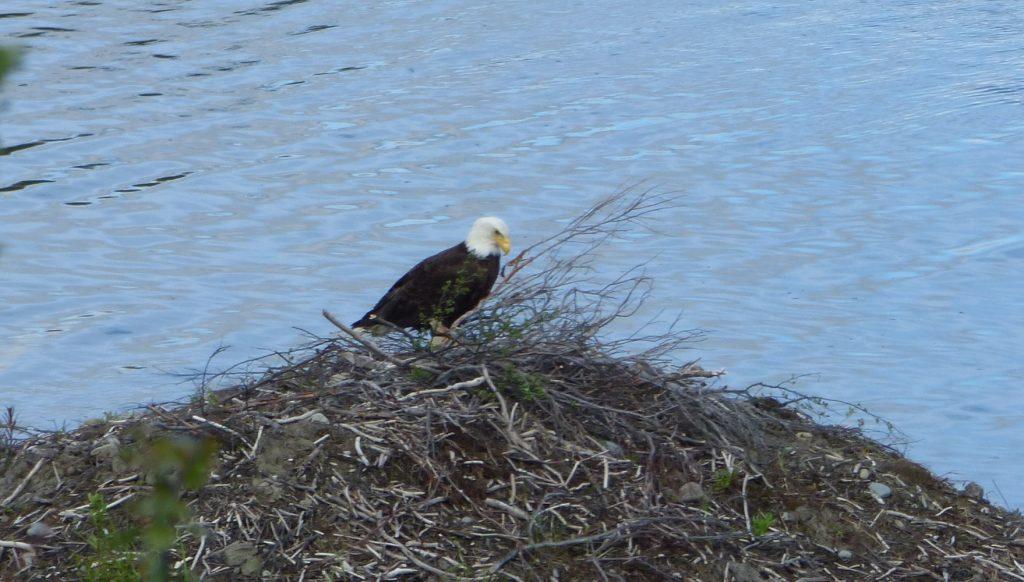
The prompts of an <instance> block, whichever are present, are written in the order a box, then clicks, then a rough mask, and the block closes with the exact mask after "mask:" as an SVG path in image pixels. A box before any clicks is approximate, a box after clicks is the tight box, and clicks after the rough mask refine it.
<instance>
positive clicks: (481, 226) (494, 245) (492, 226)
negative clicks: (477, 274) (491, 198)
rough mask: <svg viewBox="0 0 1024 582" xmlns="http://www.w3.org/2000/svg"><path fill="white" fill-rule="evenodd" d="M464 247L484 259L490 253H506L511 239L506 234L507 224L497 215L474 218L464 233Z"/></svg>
mask: <svg viewBox="0 0 1024 582" xmlns="http://www.w3.org/2000/svg"><path fill="white" fill-rule="evenodd" d="M466 247H468V248H469V252H471V253H473V254H474V255H476V256H477V257H479V258H481V259H484V258H487V257H489V256H491V255H499V254H501V253H502V252H504V253H505V254H506V255H507V254H508V251H509V250H510V249H511V248H512V239H510V238H509V236H508V225H507V224H505V221H504V220H502V219H500V218H498V217H497V216H484V217H482V218H478V219H476V222H474V223H473V226H472V227H470V229H469V234H467V235H466Z"/></svg>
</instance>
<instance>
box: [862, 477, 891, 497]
mask: <svg viewBox="0 0 1024 582" xmlns="http://www.w3.org/2000/svg"><path fill="white" fill-rule="evenodd" d="M868 490H869V491H871V494H872V495H874V496H875V497H877V498H879V499H885V498H887V497H889V496H890V495H892V488H891V487H889V486H888V485H886V484H885V483H879V482H877V481H873V482H872V483H871V484H870V485H868Z"/></svg>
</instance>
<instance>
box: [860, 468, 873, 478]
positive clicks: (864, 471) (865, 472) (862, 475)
mask: <svg viewBox="0 0 1024 582" xmlns="http://www.w3.org/2000/svg"><path fill="white" fill-rule="evenodd" d="M857 476H858V477H860V478H861V479H868V478H870V477H871V469H868V468H867V467H864V468H863V469H861V470H860V471H859V472H858V473H857Z"/></svg>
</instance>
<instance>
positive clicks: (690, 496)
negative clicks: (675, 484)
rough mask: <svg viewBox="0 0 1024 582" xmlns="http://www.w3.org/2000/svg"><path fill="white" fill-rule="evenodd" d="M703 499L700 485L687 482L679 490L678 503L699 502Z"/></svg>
mask: <svg viewBox="0 0 1024 582" xmlns="http://www.w3.org/2000/svg"><path fill="white" fill-rule="evenodd" d="M704 497H705V496H704V489H703V488H702V487H701V486H700V483H695V482H693V481H689V482H687V483H683V486H682V487H680V488H679V501H681V502H683V503H692V502H694V501H700V500H701V499H704Z"/></svg>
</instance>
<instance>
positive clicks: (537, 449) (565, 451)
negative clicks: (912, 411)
mask: <svg viewBox="0 0 1024 582" xmlns="http://www.w3.org/2000/svg"><path fill="white" fill-rule="evenodd" d="M667 203H668V200H667V199H665V198H662V197H659V196H656V195H652V194H651V193H649V192H640V193H625V194H622V195H619V196H616V197H613V198H610V199H608V200H605V201H603V202H601V203H600V204H598V205H597V206H595V207H594V208H592V209H591V210H590V211H588V212H587V213H585V214H584V215H583V216H581V217H580V218H578V219H576V220H575V221H574V222H572V223H570V224H569V225H568V226H567V227H566V229H565V231H563V232H562V233H559V234H558V235H556V236H554V237H552V238H551V239H549V240H546V241H542V242H541V243H538V244H537V245H535V246H533V247H531V248H529V249H527V250H526V251H524V252H523V253H522V254H520V255H519V256H518V257H517V258H516V259H514V260H513V261H511V262H510V264H509V265H508V267H507V268H506V272H505V274H504V276H503V278H502V279H501V280H500V283H499V285H498V287H497V288H496V290H495V292H494V294H493V295H492V297H491V298H490V299H489V300H488V301H486V302H485V303H484V304H483V305H482V306H481V307H480V308H479V309H478V310H476V311H474V312H472V313H470V314H468V315H467V316H466V317H465V318H464V319H463V321H462V322H460V324H459V325H457V326H456V328H455V330H456V331H455V332H454V334H453V338H452V341H451V342H450V343H449V344H448V345H447V346H446V347H444V348H443V349H431V348H430V347H429V342H428V341H425V338H423V337H420V336H417V335H411V334H407V333H404V332H397V331H396V333H395V334H393V335H392V336H391V337H390V338H388V339H386V340H385V341H383V342H380V343H377V342H376V341H375V340H370V339H367V338H365V337H363V336H360V335H357V334H352V333H350V331H351V330H348V328H347V327H346V326H345V325H344V324H342V323H341V322H338V321H337V319H336V318H334V317H333V316H331V315H330V314H328V313H325V315H326V316H328V318H329V319H331V320H332V321H333V322H334V323H336V325H337V326H338V327H339V329H340V333H339V336H338V337H334V338H327V339H323V340H319V341H318V342H316V344H315V345H313V346H312V347H311V348H309V349H308V350H305V351H296V352H292V353H288V354H278V355H279V356H282V357H285V358H286V359H287V361H286V363H285V364H284V365H278V366H276V367H274V368H271V369H269V370H266V371H265V372H263V373H262V374H259V375H258V376H252V377H245V378H236V379H235V380H236V381H235V384H236V385H235V386H233V387H231V388H228V389H225V390H221V391H217V392H214V393H211V394H205V393H203V394H201V395H200V398H197V399H196V400H195V401H194V402H192V403H189V404H185V405H181V406H176V407H161V406H150V407H149V408H148V409H147V410H145V411H141V413H139V414H135V415H130V416H127V417H124V418H121V419H116V420H113V421H109V422H104V423H95V424H90V425H87V426H84V427H82V428H80V429H78V430H76V431H73V432H70V433H62V434H50V435H37V436H33V437H32V438H29V439H26V440H24V441H21V442H19V443H17V445H15V446H12V447H10V450H9V455H8V459H7V461H6V465H5V466H6V470H5V472H4V475H3V477H2V478H0V496H2V497H3V499H0V506H2V507H3V509H4V510H5V513H4V514H3V516H2V517H0V575H2V576H11V575H14V574H15V573H17V575H20V576H24V577H26V578H37V579H38V578H50V579H64V578H66V577H82V576H83V565H84V567H88V565H89V560H90V559H91V558H90V555H91V554H90V552H92V551H93V550H92V548H91V547H90V544H89V543H87V542H86V540H87V539H89V536H90V535H95V534H96V532H95V531H94V530H95V529H96V524H95V523H94V522H93V521H91V520H90V519H89V516H88V514H89V509H88V508H89V496H90V495H95V494H96V493H100V494H102V495H103V496H104V497H103V499H104V504H105V510H106V512H107V513H108V514H109V515H110V516H111V519H112V520H113V523H115V524H131V523H134V522H136V521H138V518H137V516H135V515H134V514H133V512H132V509H131V508H132V504H133V503H134V502H135V501H137V500H138V499H140V498H144V497H145V496H146V495H148V494H149V493H150V492H151V490H152V488H153V485H152V482H151V481H152V480H151V479H150V478H149V476H148V475H147V473H146V470H145V469H143V468H140V466H139V465H138V464H136V463H133V462H132V461H131V457H130V456H129V455H126V454H124V451H127V450H131V449H133V448H138V447H143V446H145V443H146V442H148V441H151V440H152V439H154V438H156V437H158V436H166V435H179V436H181V435H185V436H188V437H190V438H203V439H213V440H216V441H217V442H218V443H219V447H220V448H219V453H218V454H217V456H216V458H215V461H214V466H213V468H212V474H211V476H210V478H209V482H208V483H207V484H206V485H205V486H204V487H202V488H200V489H198V490H196V491H187V492H184V493H183V501H184V502H185V503H187V505H188V507H189V510H190V514H191V519H190V521H191V527H181V528H179V530H178V539H177V540H176V543H175V544H174V549H172V550H171V551H170V555H169V558H170V560H171V563H172V565H173V569H172V571H174V572H178V573H182V572H185V571H188V572H190V573H191V575H193V576H197V577H199V578H200V579H203V578H210V579H238V578H245V577H250V578H268V579H299V580H302V579H353V580H369V579H375V580H376V579H466V580H470V579H472V580H475V579H503V578H509V579H514V580H540V579H545V580H548V579H574V580H595V579H602V580H612V579H615V580H623V579H645V580H646V579H658V578H666V579H726V580H742V581H749V580H795V579H802V580H808V581H809V580H850V579H867V578H873V579H886V578H891V579H905V578H914V577H922V578H936V579H947V580H988V579H991V580H997V579H999V580H1002V579H1020V580H1024V567H1022V565H1021V564H1022V563H1024V531H1022V524H1021V520H1020V516H1019V515H1017V514H1011V513H1008V512H1006V511H1004V510H1002V509H1000V508H998V507H995V506H992V505H990V504H988V503H987V502H985V501H984V500H983V499H980V498H978V497H977V496H973V497H972V496H970V495H965V494H963V493H961V492H958V491H956V490H955V489H954V488H953V487H952V486H950V484H948V483H947V482H945V481H943V480H941V479H938V478H936V477H935V476H933V475H932V474H931V473H929V472H928V471H927V470H925V469H923V468H921V467H920V466H918V465H915V464H913V463H911V462H909V461H907V460H906V459H904V458H903V457H902V456H900V455H899V454H898V453H896V452H894V451H893V450H891V449H890V448H888V447H886V446H883V445H881V444H879V443H877V442H874V441H872V440H869V439H867V438H865V437H864V436H863V435H862V434H861V433H860V432H859V431H858V430H855V429H848V428H839V427H832V426H824V425H820V424H817V423H816V422H814V420H813V419H812V417H811V416H809V415H808V414H807V413H806V411H804V410H802V409H800V408H799V407H798V406H795V405H793V403H794V402H801V403H806V402H807V400H803V399H802V397H800V396H794V395H793V394H792V393H788V392H785V391H777V392H776V393H775V394H774V395H773V397H772V396H766V395H765V394H763V393H758V392H757V391H756V390H754V389H753V388H750V389H744V390H731V389H729V388H726V387H722V386H719V382H717V381H716V377H717V376H718V375H719V373H717V372H709V371H705V370H704V369H702V368H701V367H700V366H699V365H697V364H696V363H693V362H691V363H688V364H683V365H679V362H680V361H685V360H680V359H679V352H678V350H679V349H680V348H683V347H685V346H686V344H687V342H688V341H690V340H691V339H692V338H693V336H694V334H693V333H691V332H687V331H677V330H673V329H669V330H668V331H667V332H665V333H660V334H658V335H657V336H631V337H627V338H624V339H620V340H615V341H608V340H607V339H604V338H603V335H602V333H601V332H602V329H604V328H605V327H606V326H607V325H608V324H610V323H611V322H612V321H614V320H616V319H618V318H623V317H628V316H629V315H630V314H632V313H633V312H634V311H635V310H636V307H637V306H638V304H639V303H640V302H641V301H642V300H643V298H644V297H645V296H646V293H647V292H648V289H649V283H650V281H649V279H648V278H646V277H645V276H644V275H642V274H641V273H639V272H637V271H631V272H628V273H625V274H623V275H622V276H620V277H618V278H616V279H614V280H612V281H610V282H603V283H600V282H595V281H596V280H595V279H592V271H591V270H590V265H589V264H588V259H589V257H592V256H594V253H595V250H596V249H597V247H598V246H599V245H600V244H601V243H603V242H605V241H607V240H608V239H610V238H614V237H616V236H619V235H620V234H621V233H622V231H623V229H626V228H629V227H631V226H634V225H635V224H636V223H637V222H638V221H642V220H643V219H644V218H645V217H646V216H648V215H650V214H651V213H653V212H656V211H657V210H658V209H660V208H662V207H663V206H664V205H665V204H667ZM230 373H231V371H229V374H230ZM211 395H212V396H214V397H211ZM878 485H884V488H880V487H878ZM885 489H888V493H886V492H885ZM38 524H42V525H41V526H40V525H38ZM109 527H114V526H109Z"/></svg>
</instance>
